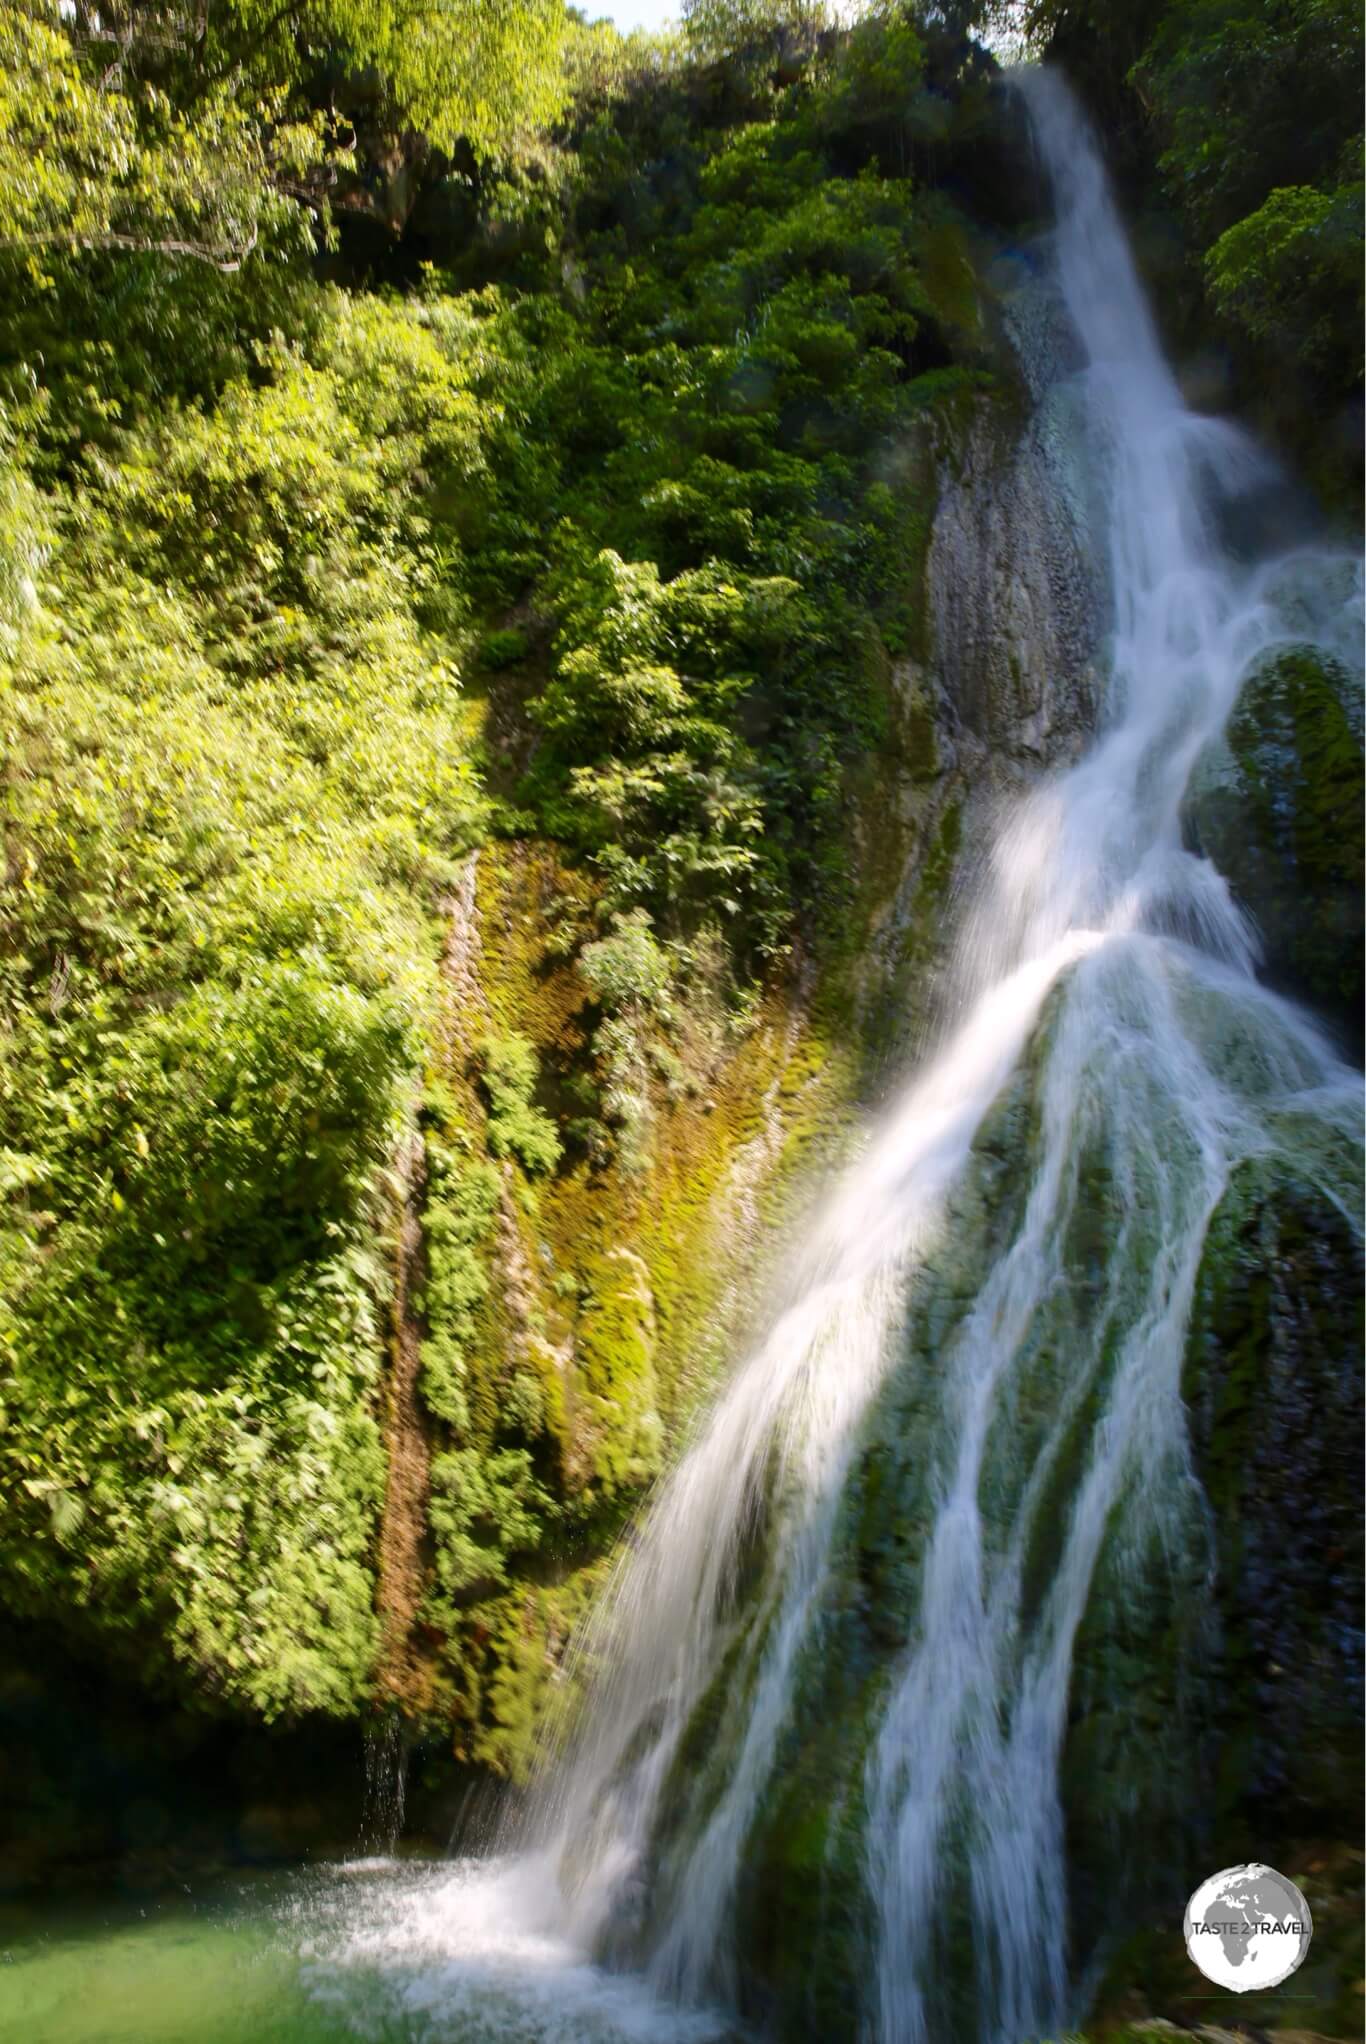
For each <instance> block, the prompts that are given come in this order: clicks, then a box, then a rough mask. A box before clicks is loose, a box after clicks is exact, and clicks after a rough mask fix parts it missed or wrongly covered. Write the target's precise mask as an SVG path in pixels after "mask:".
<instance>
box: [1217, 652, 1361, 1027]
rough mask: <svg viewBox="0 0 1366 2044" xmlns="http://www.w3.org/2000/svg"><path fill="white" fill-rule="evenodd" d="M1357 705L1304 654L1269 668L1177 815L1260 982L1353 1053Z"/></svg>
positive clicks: (1357, 964)
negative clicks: (1299, 1006) (1217, 880)
mask: <svg viewBox="0 0 1366 2044" xmlns="http://www.w3.org/2000/svg"><path fill="white" fill-rule="evenodd" d="M1354 693H1355V700H1354ZM1359 698H1360V691H1359V689H1357V690H1355V691H1354V686H1353V683H1352V681H1351V679H1350V677H1349V676H1348V674H1347V672H1346V670H1345V669H1344V668H1343V667H1342V666H1340V665H1339V664H1338V662H1336V661H1335V660H1333V659H1331V658H1330V657H1328V656H1326V655H1323V654H1316V653H1315V652H1314V651H1312V650H1311V649H1310V648H1309V647H1307V646H1306V647H1299V648H1294V649H1292V650H1290V651H1288V652H1285V653H1282V654H1281V655H1280V656H1279V657H1278V658H1275V659H1272V660H1269V661H1267V662H1266V664H1265V665H1264V666H1263V667H1261V669H1260V670H1259V671H1258V672H1257V673H1256V674H1254V675H1253V676H1252V677H1251V679H1250V680H1249V681H1248V683H1247V684H1246V686H1245V687H1244V690H1243V693H1242V696H1241V698H1240V700H1239V703H1238V706H1237V708H1236V709H1235V711H1234V714H1233V716H1232V718H1231V720H1230V722H1229V726H1228V730H1227V732H1226V734H1225V738H1224V741H1223V743H1221V744H1220V745H1219V746H1217V747H1215V748H1214V749H1213V751H1212V753H1211V754H1210V755H1209V757H1208V758H1207V759H1206V760H1204V761H1203V762H1202V764H1201V769H1200V771H1199V774H1198V776H1197V779H1196V783H1195V787H1194V791H1193V794H1192V798H1191V802H1190V804H1189V809H1188V816H1187V830H1188V836H1189V838H1190V840H1191V842H1192V844H1193V846H1194V847H1195V849H1197V850H1200V851H1203V852H1206V853H1207V854H1208V855H1209V857H1211V858H1212V859H1213V860H1214V863H1215V864H1216V865H1217V866H1218V868H1219V870H1220V872H1221V873H1223V874H1224V876H1225V878H1226V879H1227V880H1228V882H1229V885H1230V886H1231V887H1232V889H1233V892H1234V894H1235V895H1236V896H1237V898H1238V900H1239V901H1240V902H1242V903H1243V905H1244V906H1245V907H1246V908H1247V909H1248V911H1249V913H1250V914H1251V915H1252V917H1253V919H1254V921H1255V922H1256V925H1257V928H1258V931H1259V933H1260V935H1261V938H1262V943H1263V946H1264V953H1265V966H1264V969H1265V974H1266V977H1267V978H1268V979H1269V980H1270V982H1271V983H1272V985H1274V986H1276V987H1278V988H1279V989H1281V990H1282V991H1284V992H1286V993H1288V994H1291V995H1292V996H1294V997H1295V998H1296V999H1299V1000H1302V1001H1304V1002H1306V1003H1307V1004H1308V1005H1309V1006H1311V1007H1313V1008H1315V1009H1317V1010H1318V1011H1319V1012H1320V1013H1321V1014H1323V1015H1325V1016H1326V1017H1328V1018H1329V1019H1330V1020H1331V1021H1332V1022H1333V1023H1334V1024H1336V1026H1337V1027H1338V1028H1339V1029H1340V1031H1341V1032H1342V1035H1343V1037H1344V1039H1345V1040H1346V1041H1347V1042H1348V1043H1349V1044H1350V1045H1351V1046H1352V1047H1353V1048H1354V1049H1355V1050H1356V1052H1357V1053H1358V1054H1359V1053H1360V1048H1361V1011H1362V926H1361V896H1362V842H1361V810H1362V796H1363V778H1362V742H1361V722H1360V699H1359Z"/></svg>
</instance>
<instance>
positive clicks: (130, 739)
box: [0, 300, 480, 1715]
mask: <svg viewBox="0 0 1366 2044" xmlns="http://www.w3.org/2000/svg"><path fill="white" fill-rule="evenodd" d="M331 307H332V310H331V316H332V317H334V318H335V319H336V321H337V323H338V325H337V332H336V334H335V336H333V337H332V338H333V344H334V346H335V348H336V352H337V357H338V358H340V357H341V356H343V355H345V358H346V361H347V364H348V367H347V370H346V373H344V374H343V373H342V372H341V371H340V370H333V369H332V368H330V367H326V366H323V365H322V363H321V362H320V364H319V366H316V367H309V366H308V365H306V364H304V363H303V362H302V361H301V360H300V359H299V358H298V357H297V356H295V355H293V354H291V353H289V352H287V351H286V352H277V353H276V354H274V355H272V356H271V357H270V358H269V359H268V360H267V361H266V362H265V363H263V365H262V371H263V373H262V374H261V375H260V376H259V379H258V381H256V382H255V383H250V384H249V383H246V382H243V383H240V384H233V385H230V386H229V388H228V389H227V390H226V391H225V393H224V397H223V400H222V403H221V405H220V406H219V407H218V408H217V409H216V410H215V411H213V412H208V411H186V412H182V413H177V412H174V411H171V412H168V413H167V414H166V415H165V416H163V417H162V418H160V419H158V420H157V421H156V422H155V424H154V425H151V426H149V428H148V429H146V430H145V431H142V432H138V433H133V434H129V435H125V436H124V437H123V438H122V439H121V440H120V441H119V443H118V456H117V458H116V457H115V456H114V455H112V454H110V455H100V456H99V457H97V458H92V460H91V461H90V462H89V463H88V464H87V467H86V470H85V472H84V476H83V478H82V486H81V488H80V490H79V491H78V492H77V493H75V494H73V495H66V494H65V493H58V494H56V495H49V496H48V497H47V498H46V499H44V498H43V497H42V495H41V493H39V492H37V491H35V490H34V488H33V486H32V485H31V484H25V483H24V482H23V480H22V478H21V477H19V476H16V475H15V474H14V472H13V469H12V468H11V471H10V474H9V477H8V479H7V489H8V493H9V494H8V498H7V501H8V503H9V505H10V507H11V509H10V515H9V522H8V524H7V526H6V529H5V536H6V538H7V541H8V553H9V558H10V561H11V562H12V563H13V566H12V567H11V568H10V570H9V571H8V580H7V583H6V587H7V590H8V592H9V598H10V602H9V620H8V623H7V627H6V629H7V632H8V638H7V639H6V640H5V642H4V654H5V657H4V662H3V665H2V666H0V729H2V730H3V734H4V752H5V757H6V760H7V771H6V776H5V781H4V785H3V789H2V790H0V814H2V816H3V829H4V835H5V844H6V850H7V857H6V864H5V878H4V882H3V886H0V1145H2V1146H3V1151H4V1156H5V1159H6V1170H5V1173H4V1185H5V1192H4V1194H3V1196H2V1197H3V1205H2V1207H0V1268H3V1272H4V1280H5V1281H4V1284H3V1287H0V1290H2V1291H3V1302H4V1303H3V1309H0V1356H3V1357H4V1359H5V1360H4V1363H3V1371H4V1386H3V1391H2V1392H0V1397H3V1402H4V1405H5V1408H6V1414H7V1424H6V1427H5V1430H4V1433H3V1436H0V1461H3V1464H4V1481H3V1486H2V1487H3V1492H4V1497H5V1501H6V1502H5V1507H4V1510H3V1513H2V1514H0V1577H3V1580H4V1582H5V1585H6V1591H5V1594H6V1597H7V1599H8V1600H9V1601H10V1603H11V1604H12V1605H13V1607H14V1608H16V1609H19V1610H24V1611H30V1612H49V1613H50V1612H52V1611H53V1610H54V1609H65V1610H66V1611H67V1612H68V1614H70V1615H71V1618H72V1622H85V1623H90V1624H98V1625H100V1626H101V1628H102V1629H103V1630H104V1631H105V1632H106V1633H109V1632H111V1631H113V1632H115V1633H116V1632H117V1631H118V1629H119V1628H122V1629H123V1631H124V1633H125V1635H126V1645H127V1648H128V1650H129V1651H130V1652H131V1651H139V1650H140V1647H139V1642H140V1641H141V1640H142V1639H143V1637H144V1635H145V1634H146V1633H147V1631H148V1630H149V1629H156V1630H159V1631H161V1632H162V1633H163V1634H164V1636H165V1638H166V1640H167V1642H168V1644H169V1646H170V1648H171V1650H172V1652H173V1653H174V1655H175V1656H176V1658H177V1659H178V1660H179V1661H180V1662H181V1663H182V1664H183V1668H184V1671H185V1679H186V1680H187V1681H189V1682H190V1683H192V1684H194V1685H195V1686H197V1687H199V1688H201V1689H207V1690H208V1691H210V1692H212V1693H217V1694H219V1695H220V1696H221V1697H223V1698H224V1699H225V1700H227V1701H233V1702H237V1703H241V1704H250V1705H251V1706H253V1707H255V1708H257V1709H259V1710H261V1711H263V1712H265V1713H266V1714H267V1715H272V1714H275V1713H277V1712H283V1711H299V1710H304V1709H316V1708H321V1709H329V1710H345V1709H350V1708H353V1707H354V1705H355V1703H356V1700H357V1699H358V1697H359V1696H360V1695H361V1693H362V1692H363V1689H364V1685H365V1683H366V1681H367V1679H368V1675H369V1668H370V1662H371V1658H372V1655H373V1650H374V1643H375V1641H374V1622H373V1616H372V1583H371V1576H370V1568H369V1557H370V1551H371V1543H372V1541H373V1538H374V1530H375V1519H376V1513H377V1510H378V1505H379V1500H380V1496H381V1494H382V1487H383V1469H382V1461H381V1455H380V1448H379V1437H378V1430H377V1426H376V1423H375V1418H374V1400H375V1392H376V1384H377V1379H378V1372H379V1367H380V1361H381V1357H382V1354H383V1326H382V1317H381V1316H382V1304H383V1296H384V1289H385V1280H384V1275H383V1272H382V1270H381V1268H380V1267H379V1266H378V1265H377V1263H376V1260H375V1256H374V1249H373V1245H374V1238H375V1230H376V1225H377V1220H378V1216H379V1200H380V1196H381V1173H382V1169H383V1166H384V1163H385V1160H386V1158H387V1156H388V1154H389V1152H390V1150H391V1148H392V1145H393V1143H394V1141H395V1138H396V1133H397V1128H398V1125H399V1120H400V1117H401V1113H402V1101H403V1097H404V1091H405V1088H406V1084H407V1074H408V1073H409V1072H410V1071H411V1070H412V1067H413V1065H414V1063H415V1062H416V1059H417V1057H418V1055H419V1054H420V1048H421V1041H422V1035H423V1032H424V1029H425V1026H426V1018H427V1016H428V1013H429V1004H430V999H431V994H432V989H433V982H434V956H433V952H434V945H433V940H432V937H431V935H430V925H429V922H428V917H427V914H426V911H425V910H424V907H423V898H424V895H425V896H427V897H428V898H430V899H433V900H434V898H435V894H436V891H437V889H438V888H439V887H440V885H441V884H442V883H443V882H444V880H445V877H446V876H447V875H448V873H449V872H450V870H451V867H452V863H453V861H454V859H455V857H456V856H457V855H458V854H459V853H460V852H462V851H463V849H464V848H465V846H466V845H467V844H468V842H469V840H470V838H471V836H472V835H473V833H474V832H475V831H476V830H477V828H478V825H479V818H480V806H479V801H478V797H477V794H476V791H475V786H474V782H473V778H472V769H471V766H470V763H469V760H468V756H467V749H466V746H465V744H464V738H463V724H462V718H461V713H460V709H459V704H458V698H457V696H456V693H455V688H454V673H453V669H452V666H451V662H450V657H449V652H448V651H447V650H445V649H443V646H442V645H441V644H440V643H439V642H437V641H436V640H434V639H432V638H431V637H430V635H429V633H428V631H427V630H426V628H425V627H424V626H423V624H422V623H421V621H420V615H419V613H420V610H421V609H422V608H423V607H424V604H425V600H426V599H425V579H424V578H426V577H427V576H428V574H429V573H430V572H431V571H430V568H429V565H428V556H427V548H428V545H429V535H430V523H429V520H428V518H427V515H426V511H425V508H424V497H423V490H424V484H423V480H422V476H421V471H420V470H419V469H416V468H415V466H414V454H415V451H416V450H418V449H421V450H423V458H424V459H432V460H435V459H436V457H437V455H438V454H439V453H440V452H441V450H443V449H445V448H447V447H448V446H450V445H451V444H452V443H451V441H450V435H451V434H455V435H456V442H455V444H458V445H460V446H463V445H465V444H466V439H465V437H464V436H467V435H468V430H469V420H468V401H467V400H465V399H463V398H461V397H460V396H459V393H458V392H455V391H454V390H453V386H452V385H451V384H450V381H449V379H448V378H446V377H445V375H444V371H443V372H442V373H441V374H438V373H437V369H438V367H439V365H440V364H444V362H445V357H444V356H439V357H438V356H433V355H432V354H431V353H430V350H431V349H432V347H433V345H434V344H433V343H432V341H431V337H430V330H429V328H428V327H427V326H425V325H424V324H423V322H422V321H421V319H420V318H419V319H417V320H416V321H414V319H413V318H412V316H410V315H409V314H406V313H401V312H397V311H389V310H386V309H385V308H383V307H380V306H378V305H377V304H376V305H371V306H370V307H368V308H365V309H362V310H361V311H360V312H359V313H357V314H353V313H352V311H351V310H350V308H348V307H347V306H346V305H345V304H344V303H343V302H342V301H340V300H335V301H331ZM357 344H359V345H357ZM424 351H425V352H424ZM395 352H397V356H398V359H399V360H400V361H401V362H402V363H403V364H404V366H405V368H406V369H407V370H408V372H409V376H408V380H407V381H406V382H405V384H404V385H403V386H401V394H399V393H398V392H395V391H392V390H391V391H390V392H388V393H387V394H385V395H384V396H379V395H377V394H376V392H375V391H374V390H373V389H372V388H371V387H370V384H369V380H368V379H369V376H370V374H371V373H372V372H373V370H374V367H375V364H376V360H377V358H379V357H381V356H383V355H384V354H386V353H387V354H388V355H389V356H391V357H392V356H393V355H394V354H395ZM326 353H327V350H326V349H324V350H323V351H322V354H323V355H324V356H326ZM424 361H425V362H427V364H428V367H429V368H430V369H431V372H432V373H431V375H430V376H429V377H428V378H426V380H425V381H424V379H423V377H422V376H421V375H418V374H416V373H414V372H415V369H416V368H417V367H418V366H420V365H421V363H423V362H424ZM377 408H378V409H377ZM432 450H436V454H433V453H432ZM30 514H32V519H31V523H29V517H30ZM45 529H46V531H47V533H48V535H49V538H48V540H47V542H46V544H44V542H43V537H42V536H43V533H44V530H45ZM244 1585H249V1586H250V1587H249V1588H244ZM81 1613H85V1614H88V1617H87V1618H86V1619H85V1620H84V1621H82V1620H80V1619H79V1617H78V1614H81Z"/></svg>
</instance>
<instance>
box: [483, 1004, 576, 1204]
mask: <svg viewBox="0 0 1366 2044" xmlns="http://www.w3.org/2000/svg"><path fill="white" fill-rule="evenodd" d="M537 1074H538V1064H537V1058H536V1047H535V1045H534V1044H532V1043H531V1042H529V1041H528V1039H527V1038H526V1037H525V1036H518V1035H516V1034H512V1035H508V1036H491V1037H489V1038H488V1039H487V1040H486V1041H485V1042H484V1044H483V1045H482V1046H481V1047H480V1053H479V1080H480V1084H481V1086H482V1087H483V1090H484V1095H485V1098H486V1099H487V1101H488V1109H489V1126H488V1141H489V1148H490V1149H491V1150H492V1152H493V1154H494V1156H495V1157H516V1158H517V1159H518V1161H519V1162H520V1164H521V1165H522V1168H523V1169H524V1170H526V1171H533V1172H536V1171H553V1170H554V1169H555V1166H556V1165H557V1164H558V1163H559V1161H560V1139H559V1137H558V1136H557V1135H556V1133H555V1124H554V1122H553V1121H551V1119H550V1117H549V1115H548V1114H543V1113H542V1112H541V1110H540V1108H539V1107H535V1106H533V1105H532V1100H531V1096H532V1094H533V1093H534V1092H535V1090H536V1079H537Z"/></svg>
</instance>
